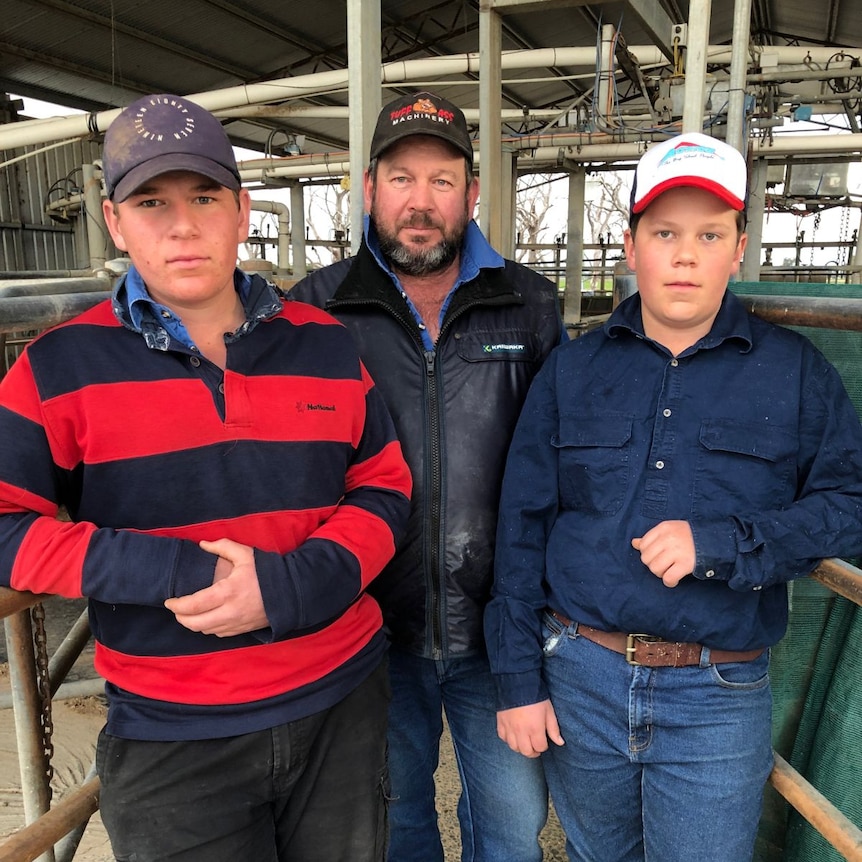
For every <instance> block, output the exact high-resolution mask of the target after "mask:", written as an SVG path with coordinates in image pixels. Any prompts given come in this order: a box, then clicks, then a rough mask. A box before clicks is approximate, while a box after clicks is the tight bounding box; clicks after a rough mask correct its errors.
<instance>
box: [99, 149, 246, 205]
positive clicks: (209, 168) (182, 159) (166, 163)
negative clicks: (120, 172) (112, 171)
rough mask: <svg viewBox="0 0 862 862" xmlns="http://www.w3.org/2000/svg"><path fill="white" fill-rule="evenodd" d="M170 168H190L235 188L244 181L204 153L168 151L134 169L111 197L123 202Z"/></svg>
mask: <svg viewBox="0 0 862 862" xmlns="http://www.w3.org/2000/svg"><path fill="white" fill-rule="evenodd" d="M169 171H191V172H192V173H195V174H202V175H203V176H205V177H209V178H210V179H211V180H214V181H215V182H217V183H218V184H219V185H220V186H224V187H225V188H228V189H232V190H233V191H236V190H237V189H239V188H240V186H241V185H242V183H241V182H240V179H239V177H238V176H237V174H235V173H234V172H233V171H231V170H229V169H228V168H226V167H225V166H224V165H221V164H219V163H218V162H214V161H213V160H212V159H208V158H206V157H205V156H198V155H194V154H192V153H165V154H164V155H160V156H155V157H154V158H152V159H149V160H148V161H146V162H144V163H143V164H141V165H137V166H136V167H134V168H132V170H130V171H129V172H128V173H127V174H126V175H125V176H124V177H123V178H122V179H121V180H120V181H119V182H118V183H117V184H116V185H115V186H114V190H113V193H112V194H111V195H110V198H111V200H112V201H114V202H115V203H122V202H123V201H124V200H126V198H128V197H130V196H131V195H133V194H134V193H135V191H137V189H139V188H140V187H141V186H142V185H143V184H144V183H146V182H148V181H149V180H151V179H153V178H154V177H158V176H160V175H161V174H166V173H168V172H169Z"/></svg>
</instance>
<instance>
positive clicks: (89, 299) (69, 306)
mask: <svg viewBox="0 0 862 862" xmlns="http://www.w3.org/2000/svg"><path fill="white" fill-rule="evenodd" d="M110 295H111V293H110V291H102V292H100V291H93V292H91V293H69V294H62V295H52V296H47V295H46V296H15V297H10V298H8V299H3V300H2V302H0V332H23V331H25V330H30V329H46V328H47V327H49V326H55V325H56V324H58V323H62V322H63V321H65V320H69V319H70V318H72V317H75V315H77V314H81V313H82V312H84V311H86V310H87V309H89V308H92V307H93V306H94V305H96V304H97V303H99V302H101V301H102V300H103V299H108V298H109V297H110Z"/></svg>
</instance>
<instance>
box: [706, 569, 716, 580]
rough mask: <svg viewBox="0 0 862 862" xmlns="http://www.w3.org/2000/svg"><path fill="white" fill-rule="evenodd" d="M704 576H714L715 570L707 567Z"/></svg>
mask: <svg viewBox="0 0 862 862" xmlns="http://www.w3.org/2000/svg"><path fill="white" fill-rule="evenodd" d="M704 576H705V577H707V578H714V577H715V571H714V570H713V569H707V571H706V572H705V573H704Z"/></svg>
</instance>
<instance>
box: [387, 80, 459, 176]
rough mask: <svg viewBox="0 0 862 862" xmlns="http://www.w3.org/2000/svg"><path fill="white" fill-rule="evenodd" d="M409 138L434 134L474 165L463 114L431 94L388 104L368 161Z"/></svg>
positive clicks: (409, 97)
mask: <svg viewBox="0 0 862 862" xmlns="http://www.w3.org/2000/svg"><path fill="white" fill-rule="evenodd" d="M410 135H433V136H434V137H436V138H442V139H443V140H444V141H448V142H449V143H450V144H452V146H453V147H455V149H456V150H459V151H460V152H461V153H463V154H464V157H465V158H466V159H467V161H468V162H469V163H470V165H472V164H473V144H472V143H471V141H470V134H469V132H468V131H467V120H466V119H465V118H464V113H463V111H462V110H461V109H460V108H458V107H456V106H455V105H453V104H452V103H451V102H449V101H447V100H446V99H441V98H440V96H435V95H434V94H433V93H427V92H423V93H413V94H412V95H409V96H401V97H400V98H398V99H395V101H393V102H390V103H389V104H388V105H386V106H385V107H384V108H383V110H382V111H381V112H380V116H379V117H378V118H377V126H376V127H375V129H374V136H373V137H372V138H371V158H372V159H376V158H377V157H378V156H379V155H380V154H381V153H382V152H383V151H384V150H385V149H387V148H388V147H391V146H392V144H394V143H395V142H396V141H400V140H401V139H402V138H406V137H408V136H410Z"/></svg>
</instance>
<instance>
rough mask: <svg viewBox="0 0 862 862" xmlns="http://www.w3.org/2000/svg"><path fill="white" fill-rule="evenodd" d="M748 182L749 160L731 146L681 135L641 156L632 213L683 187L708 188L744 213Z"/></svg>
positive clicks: (695, 134)
mask: <svg viewBox="0 0 862 862" xmlns="http://www.w3.org/2000/svg"><path fill="white" fill-rule="evenodd" d="M747 180H748V169H747V167H746V164H745V159H744V158H743V156H742V154H741V153H740V152H739V151H738V150H736V149H734V148H733V147H731V146H730V144H726V143H725V142H724V141H719V140H718V139H717V138H712V137H710V136H709V135H704V134H701V133H700V132H689V133H687V134H684V135H677V136H676V137H675V138H670V140H667V141H662V142H661V143H660V144H655V145H653V146H651V147H650V148H649V149H648V150H647V151H646V152H645V153H644V154H643V155H642V156H641V158H640V161H639V162H638V165H637V168H636V169H635V180H634V186H633V188H632V199H631V211H632V214H636V213H640V212H643V211H644V210H645V209H646V208H647V207H648V206H649V205H650V204H651V203H652V202H653V201H654V200H655V199H656V198H657V197H658V196H659V195H660V194H662V193H663V192H666V191H667V190H668V189H674V188H679V187H680V186H693V187H695V188H699V189H704V190H705V191H708V192H712V194H714V195H716V196H717V197H719V198H721V199H722V200H723V201H724V202H725V203H726V204H727V205H728V206H730V207H732V208H733V209H735V210H744V209H745V195H746V186H747Z"/></svg>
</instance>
